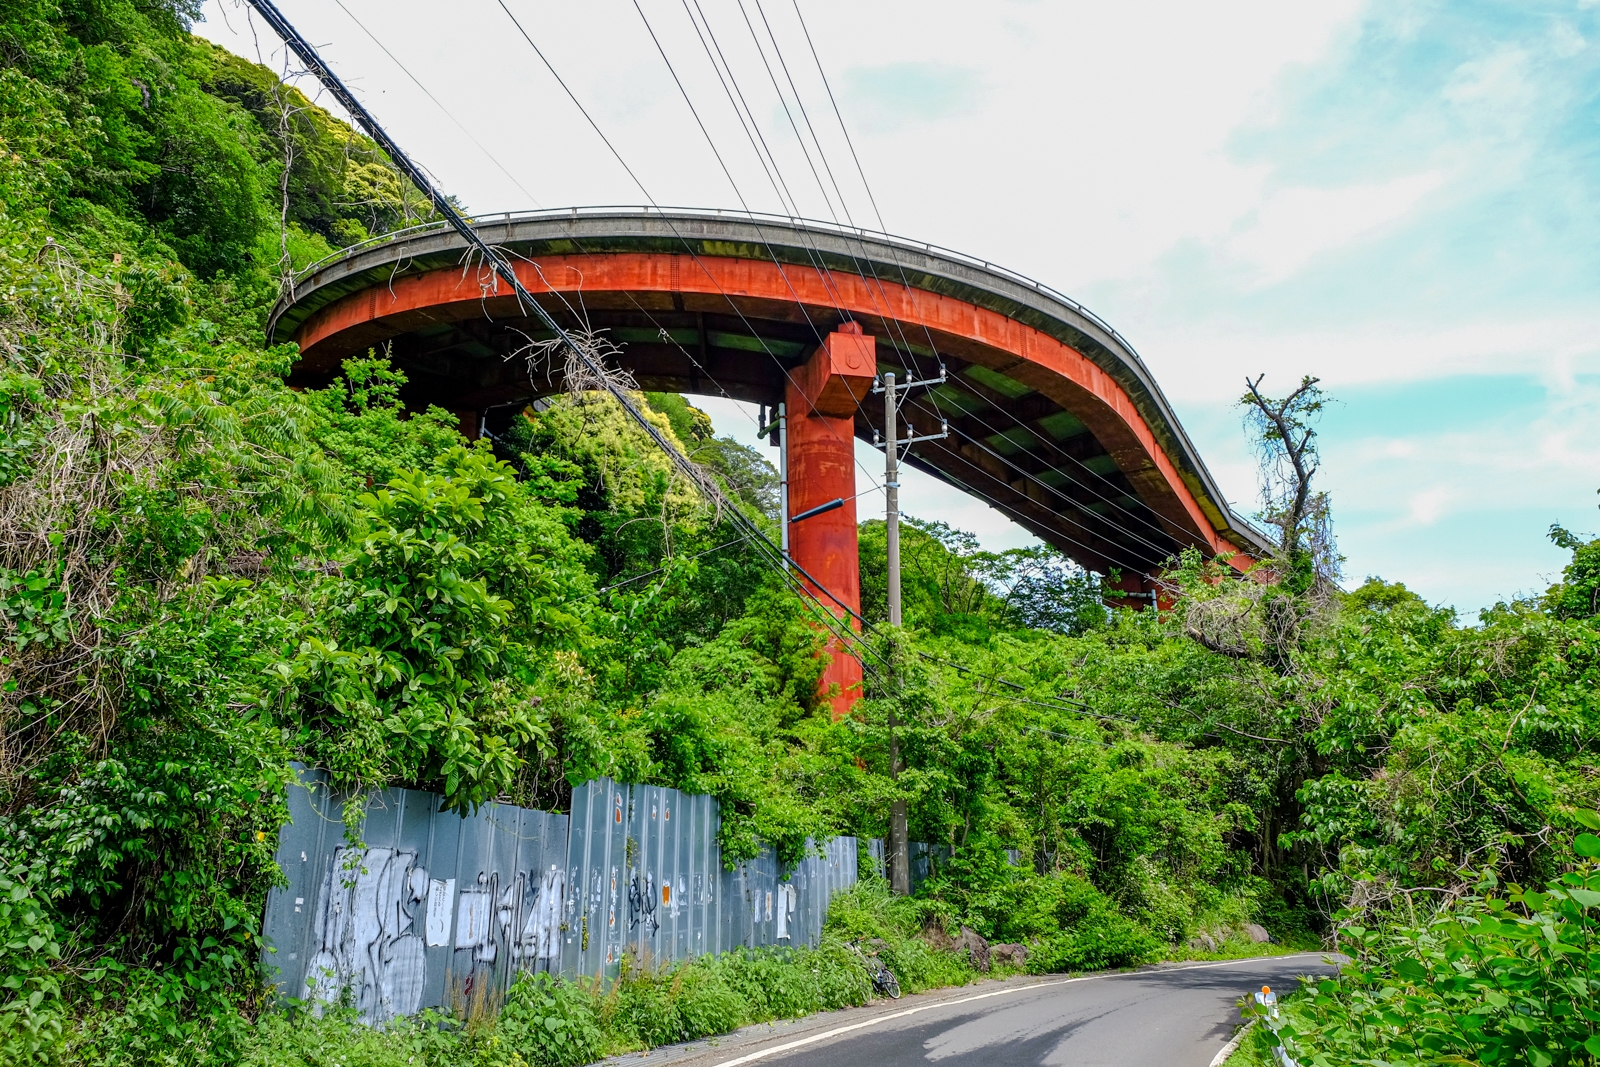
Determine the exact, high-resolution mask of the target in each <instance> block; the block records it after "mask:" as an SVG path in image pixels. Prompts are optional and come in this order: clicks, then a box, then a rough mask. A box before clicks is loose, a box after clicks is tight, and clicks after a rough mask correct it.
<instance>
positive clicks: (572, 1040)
mask: <svg viewBox="0 0 1600 1067" xmlns="http://www.w3.org/2000/svg"><path fill="white" fill-rule="evenodd" d="M604 1038H605V1035H604V1034H603V1033H602V1032H601V1030H600V1014H599V1009H598V1007H597V1005H596V1004H595V998H594V997H593V996H591V995H590V994H588V993H587V992H585V991H584V990H582V989H580V988H579V987H578V986H576V985H574V984H573V983H571V982H567V981H562V980H561V979H558V978H555V977H553V976H552V975H549V974H524V975H522V976H521V977H520V978H518V979H517V981H516V982H514V983H513V984H512V986H511V990H510V992H508V993H507V994H506V1002H505V1006H504V1007H502V1008H501V1010H500V1015H499V1018H497V1019H496V1020H495V1023H494V1030H493V1034H492V1036H491V1037H490V1038H488V1039H487V1041H486V1043H487V1044H490V1045H492V1047H493V1048H494V1049H495V1050H499V1051H500V1052H503V1053H507V1054H511V1053H514V1054H515V1055H517V1056H520V1057H521V1058H522V1060H523V1061H524V1062H525V1063H527V1064H528V1065H530V1067H576V1065H577V1064H581V1063H590V1062H592V1061H594V1060H597V1059H599V1058H600V1054H601V1049H602V1046H603V1042H604ZM488 1059H489V1061H490V1062H507V1061H506V1060H504V1059H500V1058H498V1057H496V1056H492V1055H491V1056H489V1057H488Z"/></svg>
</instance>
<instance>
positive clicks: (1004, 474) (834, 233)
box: [273, 209, 1267, 597]
mask: <svg viewBox="0 0 1600 1067" xmlns="http://www.w3.org/2000/svg"><path fill="white" fill-rule="evenodd" d="M477 227H478V230H479V233H480V234H481V235H482V236H483V237H484V238H485V239H486V240H487V241H488V242H489V243H491V244H493V245H497V246H499V247H500V248H502V249H504V250H505V251H506V252H508V253H509V254H510V255H511V256H512V258H513V261H514V262H515V264H516V266H517V271H518V275H519V277H520V279H521V280H522V282H523V284H524V285H525V286H526V287H527V289H528V290H529V291H530V292H532V293H533V294H534V295H535V297H536V298H537V299H539V301H540V302H541V303H542V304H543V306H544V307H545V309H546V310H548V311H549V312H550V313H551V314H552V315H553V316H554V317H555V318H556V319H557V321H559V322H561V323H562V324H563V326H564V327H567V328H574V329H593V330H604V331H605V333H606V336H607V337H608V338H609V339H610V340H611V341H613V342H615V343H616V344H617V345H619V346H620V347H621V349H622V355H621V356H620V357H618V362H619V363H620V364H621V365H622V366H623V368H624V369H626V370H628V371H630V372H631V373H632V374H633V375H634V377H635V378H636V379H637V380H638V382H639V384H640V386H641V387H643V388H645V389H649V390H659V391H667V392H683V393H697V394H710V395H725V396H729V397H732V398H734V399H737V400H744V401H750V402H753V403H764V404H772V405H776V404H777V403H778V402H780V401H784V400H786V399H787V400H789V401H791V403H790V417H791V419H799V418H824V417H825V418H826V419H827V422H828V424H829V427H823V426H822V424H821V423H819V424H818V427H819V432H820V429H826V430H827V433H826V434H824V435H823V436H827V435H832V436H833V437H835V438H838V437H841V436H842V437H845V438H848V436H849V435H850V434H851V433H853V434H854V436H856V437H860V438H863V439H866V440H872V439H873V438H874V433H875V431H877V432H881V430H882V429H883V425H882V423H883V405H882V402H881V400H880V399H878V398H876V397H865V398H863V396H862V393H863V392H864V386H865V385H868V384H870V374H871V373H872V368H871V367H867V368H853V369H852V373H856V374H857V375H858V377H856V378H853V379H851V383H850V388H849V390H848V394H849V395H848V396H847V397H846V398H845V400H844V401H840V402H844V403H845V407H843V408H841V409H839V410H838V411H837V412H836V413H826V414H825V413H823V412H821V411H819V410H817V408H816V405H815V402H814V399H808V398H802V399H801V406H802V407H805V408H807V409H808V410H800V411H797V410H795V404H794V403H793V401H795V400H796V399H797V395H796V393H795V389H796V388H797V387H798V385H799V383H800V382H801V380H802V379H803V378H804V377H805V375H806V374H807V373H812V374H815V373H821V372H819V371H818V370H817V368H818V366H819V362H818V359H817V358H816V357H818V356H819V353H820V354H821V355H822V356H826V354H827V351H826V344H825V343H826V342H827V340H828V338H829V337H830V335H835V334H837V333H839V332H841V331H842V332H843V333H846V334H854V333H855V331H856V330H857V329H858V328H859V329H860V330H861V331H862V335H863V336H864V337H865V338H866V339H867V342H868V345H869V347H868V348H867V349H866V351H867V352H868V354H869V356H871V355H872V348H873V347H875V350H876V351H875V362H876V371H877V372H878V373H882V372H884V371H893V372H894V373H895V374H896V375H897V377H898V378H899V380H901V381H905V380H907V379H927V378H931V377H937V376H938V374H939V371H940V368H941V367H942V368H944V371H945V373H946V375H947V378H946V381H945V382H944V383H943V384H940V385H937V386H934V387H930V388H925V389H919V390H916V391H914V392H913V393H912V394H911V395H910V396H909V398H908V399H907V401H906V403H905V406H904V407H903V409H902V411H903V414H904V422H903V423H902V426H901V429H900V435H901V437H902V438H904V437H905V436H907V435H908V434H910V433H916V434H919V435H920V434H929V433H934V432H937V431H938V430H939V429H940V428H941V426H943V425H945V424H948V427H949V434H948V436H947V437H945V438H943V439H941V440H930V441H926V442H922V443H919V444H916V445H914V446H913V447H912V449H911V450H910V452H909V454H908V456H907V458H906V462H909V463H910V464H911V465H912V466H915V467H917V468H919V469H921V470H923V471H925V472H927V473H929V474H932V475H933V476H935V477H937V478H940V479H942V480H944V481H946V482H948V483H950V484H952V485H954V486H956V487H958V488H960V489H963V490H965V491H967V492H968V493H971V494H972V495H974V496H975V497H977V498H978V499H981V500H984V501H985V502H987V503H989V504H991V505H993V506H994V507H996V508H998V509H999V510H1000V511H1002V512H1003V513H1005V514H1006V515H1008V516H1009V517H1011V518H1012V519H1014V520H1015V521H1016V522H1018V523H1019V524H1021V525H1022V526H1023V527H1025V528H1026V529H1028V530H1029V531H1031V532H1032V533H1034V534H1036V535H1037V536H1038V537H1040V538H1041V539H1042V540H1044V541H1046V542H1047V543H1049V544H1052V545H1055V546H1056V547H1057V548H1060V549H1061V550H1062V551H1063V552H1065V553H1066V554H1067V555H1069V556H1071V557H1072V558H1073V559H1075V560H1077V561H1078V562H1079V563H1081V564H1083V565H1084V566H1085V567H1088V568H1089V569H1091V570H1094V571H1097V572H1100V573H1102V574H1106V573H1111V574H1115V575H1117V576H1118V578H1117V584H1118V587H1119V588H1121V589H1122V590H1124V591H1125V592H1126V593H1127V594H1129V595H1130V596H1132V597H1139V596H1146V597H1147V596H1149V595H1151V591H1152V589H1153V585H1152V582H1151V576H1153V575H1156V574H1158V573H1159V572H1160V571H1161V570H1162V568H1163V567H1164V566H1165V565H1166V564H1167V562H1168V561H1169V560H1170V559H1171V558H1172V557H1173V556H1174V555H1175V554H1176V553H1178V552H1179V551H1181V550H1182V549H1184V548H1188V547H1195V548H1198V549H1200V550H1201V551H1202V552H1204V553H1206V554H1207V555H1221V556H1225V557H1227V558H1229V559H1230V560H1232V561H1233V562H1234V564H1235V565H1236V566H1238V567H1240V568H1241V569H1242V568H1244V567H1246V566H1248V565H1249V563H1250V562H1251V561H1252V559H1254V558H1258V557H1259V556H1260V555H1261V554H1262V553H1263V552H1264V551H1265V550H1266V548H1267V545H1266V542H1265V540H1264V539H1263V537H1262V535H1261V534H1260V533H1259V532H1257V531H1256V530H1254V529H1253V528H1252V527H1250V526H1249V525H1248V524H1246V523H1244V522H1242V521H1240V520H1239V519H1238V518H1237V517H1235V516H1234V515H1233V513H1232V512H1231V511H1230V510H1229V508H1228V506H1227V503H1226V501H1225V499H1224V498H1223V497H1222V495H1221V494H1220V492H1219V491H1218V490H1217V487H1216V485H1215V483H1214V482H1213V481H1212V479H1211V477H1210V475H1209V474H1208V473H1207V472H1206V469H1205V467H1204V465H1203V464H1202V463H1201V461H1200V457H1199V455H1198V454H1197V453H1196V452H1195V450H1194V448H1193V446H1192V445H1191V444H1190V442H1189V440H1188V438H1187V436H1186V435H1185V434H1184V432H1183V429H1182V427H1181V426H1180V425H1179V424H1178V421H1177V419H1176V417H1175V416H1174V415H1173V413H1172V411H1171V409H1170V407H1169V406H1168V404H1167V403H1166V401H1165V399H1164V398H1163V397H1162V395H1161V392H1160V390H1159V388H1158V387H1157V386H1156V383H1155V381H1154V379H1153V378H1152V377H1151V376H1150V374H1149V372H1148V371H1147V370H1146V368H1145V367H1144V365H1143V363H1142V362H1141V361H1140V360H1139V357H1138V356H1137V354H1135V353H1134V352H1133V350H1132V349H1131V347H1129V346H1128V345H1127V344H1126V343H1125V342H1124V341H1123V340H1122V339H1121V337H1120V336H1118V335H1117V334H1116V332H1115V331H1113V330H1112V329H1111V328H1110V327H1108V326H1106V325H1105V324H1104V323H1102V322H1100V321H1099V320H1098V319H1096V318H1095V317H1094V316H1093V315H1091V314H1090V313H1088V312H1087V311H1085V310H1084V309H1082V308H1081V307H1079V306H1078V305H1076V304H1075V303H1074V302H1072V301H1071V300H1069V299H1067V298H1066V297H1063V296H1061V295H1060V294H1057V293H1055V292H1053V291H1051V290H1049V289H1047V288H1045V287H1043V286H1040V285H1038V284H1037V283H1035V282H1032V281H1029V280H1028V279H1025V278H1022V277H1020V276H1018V275H1014V274H1011V273H1009V272H1006V271H1003V270H1001V269H999V268H996V267H994V266H992V265H990V264H987V263H981V262H979V261H976V260H972V259H969V258H967V257H964V256H961V255H959V254H957V253H953V252H949V251H946V250H942V249H937V248H933V247H930V246H926V245H920V244H915V243H911V242H906V241H901V240H899V239H896V238H890V237H887V236H885V235H882V234H872V233H863V232H859V231H854V230H842V229H839V228H836V227H831V226H823V225H820V224H813V223H804V224H802V223H798V222H795V221H792V220H788V219H771V218H765V217H754V218H752V217H750V216H746V215H742V214H741V215H734V214H731V213H729V214H721V213H714V212H689V211H685V212H661V211H656V210H650V211H643V210H619V209H586V210H574V211H559V212H538V213H531V214H527V215H514V216H504V217H501V216H495V217H490V218H486V219H480V220H478V222H477ZM273 330H274V332H275V339H276V340H279V341H282V340H288V339H290V338H293V339H295V340H297V341H298V342H299V343H300V347H301V351H302V357H301V360H300V362H299V363H298V365H297V367H296V369H295V371H294V375H293V381H294V382H295V383H296V384H301V385H306V386H313V385H318V384H321V383H324V382H326V381H328V380H330V379H331V378H332V377H334V376H335V375H336V374H338V372H339V370H340V365H341V362H342V361H343V360H344V359H346V358H349V357H350V356H353V355H360V354H363V353H365V352H366V351H367V349H369V348H384V347H387V348H388V350H389V353H390V358H391V359H392V360H393V362H394V363H395V364H396V365H398V366H399V367H401V368H402V369H404V371H405V373H406V375H407V376H408V378H409V381H410V384H409V386H408V391H407V394H406V397H405V399H406V401H407V403H408V404H412V405H416V406H422V405H428V404H437V405H440V406H442V407H445V408H449V409H451V410H453V411H455V412H457V413H458V414H459V415H460V417H461V419H462V425H463V428H464V429H466V430H467V431H468V432H469V433H471V432H475V431H476V429H477V427H478V426H479V425H482V424H484V423H486V424H487V425H488V427H489V428H490V429H491V430H493V429H495V428H497V427H499V426H504V425H505V424H507V423H508V422H509V421H510V420H511V419H512V418H514V417H516V414H517V412H518V411H520V410H521V409H522V408H523V407H524V406H525V405H526V404H527V403H528V402H530V401H532V400H534V399H536V398H538V397H539V396H542V395H546V394H550V393H555V392H559V391H561V390H562V388H563V384H564V383H563V381H562V368H561V366H560V365H558V364H555V363H552V362H544V363H539V364H536V365H534V366H532V367H530V365H529V364H528V361H527V360H526V359H525V358H523V356H521V355H519V353H522V352H524V350H525V349H526V348H527V347H528V345H529V344H530V342H537V341H540V340H545V339H548V338H549V337H550V336H551V335H550V333H549V332H548V331H547V330H545V329H544V328H543V327H542V326H541V325H540V324H539V322H538V321H537V320H536V319H534V318H533V317H532V316H531V315H528V314H527V313H525V312H523V311H522V310H520V309H519V308H518V306H517V303H516V300H515V298H513V297H512V296H511V295H510V294H509V293H508V292H507V291H506V288H505V287H504V286H503V285H499V286H497V285H496V281H495V279H494V277H493V276H492V275H491V274H490V273H488V272H487V271H485V270H483V269H482V268H481V264H478V263H475V262H472V261H470V260H469V259H468V258H467V257H466V253H465V243H464V242H463V241H462V239H461V238H460V237H459V236H458V235H457V234H455V233H454V232H452V231H450V230H448V229H446V228H443V227H434V228H427V229H421V230H416V231H406V232H402V233H400V234H396V235H391V236H390V237H387V238H383V239H377V240H374V241H371V242H368V243H366V244H363V245H359V246H357V247H355V248H353V249H350V250H347V251H346V252H345V253H342V254H341V255H340V256H339V257H337V258H335V259H332V260H330V261H327V262H325V263H322V264H318V265H316V266H315V267H313V268H312V269H311V270H310V271H308V272H307V273H306V274H305V275H303V276H302V277H301V278H300V280H299V282H298V284H297V286H296V291H295V293H294V294H293V296H292V297H291V298H288V299H286V300H285V301H284V302H283V303H281V304H280V306H279V307H278V309H277V310H276V311H275V313H274V319H273ZM808 368H809V370H808ZM824 369H826V368H824ZM836 369H837V368H836ZM861 373H865V374H866V375H868V376H869V377H866V378H861V377H859V374H861ZM825 385H826V383H825V382H823V383H820V384H818V385H817V387H818V388H822V387H824V386H825ZM841 395H843V394H837V393H836V394H835V400H836V401H837V400H838V396H841ZM830 427H831V428H830ZM813 436H816V435H815V434H814V435H813ZM839 444H840V445H841V446H842V449H843V450H842V452H840V455H841V456H843V457H844V462H845V464H846V467H847V468H850V467H852V464H851V463H850V461H849V459H848V452H849V442H848V440H844V441H842V442H839ZM796 475H797V479H796V483H795V485H794V490H793V498H792V499H791V504H792V506H793V507H792V512H791V513H795V512H798V511H800V510H803V507H804V503H803V502H804V501H809V500H812V499H816V498H819V497H820V498H823V499H826V498H828V497H831V496H832V495H836V490H837V489H839V488H840V486H839V485H836V484H833V483H832V482H830V484H828V485H826V486H823V485H821V484H817V485H811V486H809V487H808V486H806V485H803V484H801V483H802V481H803V480H804V479H803V477H801V476H800V472H799V471H798V470H797V471H796ZM850 477H852V478H853V473H852V474H851V475H850ZM853 491H854V490H853V489H852V490H851V492H852V493H853ZM838 495H847V494H838ZM848 511H849V514H848V515H845V514H839V515H837V516H836V517H835V518H834V519H833V521H834V522H837V523H844V522H848V524H849V529H850V535H849V538H848V540H849V542H850V544H849V555H850V557H851V558H850V559H849V560H837V561H835V562H836V563H839V564H841V565H847V566H849V567H853V566H854V558H853V557H854V523H855V514H854V508H853V507H852V508H849V509H848ZM795 550H796V556H797V558H800V552H801V548H800V546H799V545H798V544H797V545H796V546H795ZM830 551H834V550H830ZM813 562H816V563H817V564H818V565H819V566H822V562H823V561H821V560H816V561H813ZM822 569H823V570H826V571H828V572H830V573H831V572H834V571H835V570H837V568H836V567H833V566H823V567H822Z"/></svg>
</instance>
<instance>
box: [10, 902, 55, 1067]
mask: <svg viewBox="0 0 1600 1067" xmlns="http://www.w3.org/2000/svg"><path fill="white" fill-rule="evenodd" d="M60 958H61V946H60V944H59V943H58V940H57V935H56V930H55V925H54V924H53V923H51V921H50V919H49V917H48V916H46V915H45V912H44V909H43V908H42V907H40V904H39V901H38V900H37V899H36V898H35V897H34V895H33V893H32V891H31V890H30V888H29V886H28V883H27V881H26V880H25V878H24V877H23V872H21V871H16V870H14V871H11V872H0V1061H3V1062H5V1063H8V1064H16V1065H17V1067H23V1065H25V1064H30V1063H34V1062H36V1061H37V1060H40V1059H42V1058H43V1057H44V1056H45V1055H46V1054H47V1053H48V1052H49V1050H50V1049H52V1048H54V1047H55V1045H56V1043H57V1041H58V1040H59V1039H60V1037H61V1021H62V1004H61V985H60V981H59V979H58V978H57V976H56V975H55V974H53V973H52V966H53V965H54V963H55V962H56V961H57V960H59V959H60Z"/></svg>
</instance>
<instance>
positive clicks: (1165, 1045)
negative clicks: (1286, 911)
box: [647, 954, 1333, 1067]
mask: <svg viewBox="0 0 1600 1067" xmlns="http://www.w3.org/2000/svg"><path fill="white" fill-rule="evenodd" d="M1332 970H1333V968H1332V967H1331V966H1329V965H1327V964H1324V963H1323V962H1322V956H1321V955H1320V954H1307V955H1300V956H1278V957H1272V958H1266V959H1253V960H1235V961H1231V962H1228V963H1220V964H1218V963H1206V964H1188V965H1174V966H1167V967H1158V968H1149V969H1146V970H1142V971H1136V972H1132V973H1127V974H1108V975H1091V976H1088V977H1084V978H1070V979H1069V978H1060V979H1048V978H1047V979H1042V980H1039V981H1036V982H1007V983H1003V984H1002V983H995V984H994V987H993V988H990V989H987V990H983V987H981V986H980V987H977V988H971V989H969V990H968V991H960V992H956V993H955V994H954V995H951V996H946V997H943V998H941V999H936V1000H935V999H930V1000H924V999H923V998H916V1000H915V1002H914V1001H913V998H910V997H908V998H906V1000H904V1001H900V1002H899V1003H898V1004H892V1003H883V1002H879V1003H877V1004H875V1005H874V1006H873V1009H857V1012H854V1013H849V1014H848V1015H847V1014H846V1013H837V1014H838V1015H839V1018H838V1019H837V1020H835V1021H834V1024H832V1025H830V1024H829V1023H828V1021H827V1017H826V1016H813V1017H812V1018H813V1020H814V1023H813V1024H812V1025H811V1026H808V1027H807V1028H806V1032H804V1033H795V1034H782V1035H780V1034H777V1033H773V1034H771V1035H770V1036H769V1037H767V1038H765V1039H764V1040H763V1039H760V1038H757V1039H756V1040H754V1041H751V1040H745V1041H736V1042H730V1043H729V1044H728V1045H724V1046H723V1047H722V1048H721V1049H719V1050H713V1049H711V1048H705V1047H703V1046H702V1048H700V1049H697V1050H696V1053H697V1054H691V1055H690V1056H688V1057H685V1058H686V1059H691V1060H692V1061H693V1063H694V1064H695V1067H700V1065H701V1064H704V1065H706V1067H744V1065H746V1064H750V1065H756V1064H759V1065H761V1067H843V1065H846V1064H849V1065H855V1064H862V1065H870V1067H913V1065H921V1064H927V1063H938V1064H948V1065H950V1067H957V1065H959V1067H991V1065H993V1067H1001V1065H1003V1067H1031V1065H1035V1064H1037V1065H1040V1067H1045V1065H1048V1067H1100V1065H1105V1067H1113V1065H1115V1067H1208V1065H1209V1064H1210V1063H1211V1060H1212V1058H1213V1057H1214V1056H1216V1054H1217V1053H1218V1052H1219V1051H1220V1050H1221V1049H1222V1047H1223V1045H1225V1044H1226V1043H1227V1042H1228V1039H1229V1038H1230V1037H1231V1036H1232V1035H1233V1032H1234V1029H1235V1027H1236V1026H1237V1024H1238V1021H1239V1011H1238V1008H1237V1006H1236V1003H1237V1001H1238V999H1239V998H1240V997H1241V996H1243V995H1244V994H1246V993H1250V992H1253V991H1255V990H1258V989H1260V988H1261V987H1262V986H1263V985H1270V986H1272V987H1273V988H1274V989H1281V990H1284V991H1288V990H1290V989H1293V988H1295V986H1296V982H1295V977H1296V976H1298V975H1301V974H1314V973H1331V972H1332ZM980 990H981V991H980ZM750 1036H751V1037H755V1035H753V1034H752V1035H750ZM663 1051H665V1050H663ZM685 1051H688V1050H687V1049H685ZM647 1058H650V1059H654V1057H653V1056H652V1057H647ZM672 1058H673V1059H677V1058H678V1057H677V1056H673V1057H672Z"/></svg>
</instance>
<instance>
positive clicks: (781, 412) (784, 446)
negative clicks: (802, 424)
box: [778, 400, 789, 570]
mask: <svg viewBox="0 0 1600 1067" xmlns="http://www.w3.org/2000/svg"><path fill="white" fill-rule="evenodd" d="M778 535H779V537H780V539H781V540H782V542H783V544H782V546H781V550H782V551H781V554H782V556H783V569H784V570H788V569H789V416H788V411H787V409H786V408H785V406H784V403H783V401H781V400H780V401H778Z"/></svg>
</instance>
